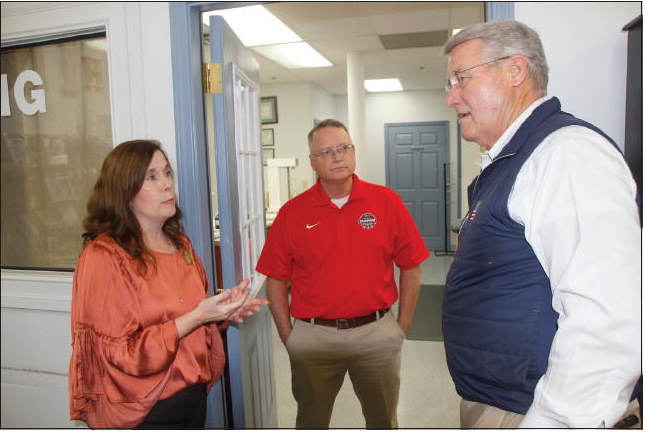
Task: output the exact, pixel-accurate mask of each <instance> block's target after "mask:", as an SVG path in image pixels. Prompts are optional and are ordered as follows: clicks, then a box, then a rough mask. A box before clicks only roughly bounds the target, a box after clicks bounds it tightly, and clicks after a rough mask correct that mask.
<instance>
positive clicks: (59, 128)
mask: <svg viewBox="0 0 645 432" xmlns="http://www.w3.org/2000/svg"><path fill="white" fill-rule="evenodd" d="M0 54H1V56H2V62H1V69H2V147H1V158H2V159H1V160H2V162H1V163H2V191H1V193H2V200H1V206H2V236H1V243H2V267H3V268H19V269H20V268H22V269H54V270H71V269H73V268H74V266H75V264H76V260H77V259H78V255H79V253H80V249H81V245H82V238H81V234H82V230H83V228H82V221H83V218H84V217H85V205H86V203H87V198H88V196H89V193H90V190H91V188H92V186H93V185H94V182H95V181H96V178H97V176H98V173H99V170H100V168H101V163H102V161H103V159H104V157H105V156H106V154H107V153H108V152H109V151H110V150H111V149H112V126H111V115H110V89H109V82H108V81H109V80H108V64H107V43H106V39H105V34H100V35H96V34H95V35H91V36H83V37H82V38H75V39H66V40H58V41H52V42H47V43H42V44H38V45H35V44H34V45H23V46H18V47H11V48H3V49H2V50H1V51H0Z"/></svg>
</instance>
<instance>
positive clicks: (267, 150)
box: [262, 148, 275, 166]
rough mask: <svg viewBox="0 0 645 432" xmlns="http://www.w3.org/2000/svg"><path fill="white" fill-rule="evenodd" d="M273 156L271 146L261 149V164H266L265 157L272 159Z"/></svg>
mask: <svg viewBox="0 0 645 432" xmlns="http://www.w3.org/2000/svg"><path fill="white" fill-rule="evenodd" d="M274 157H275V150H274V149H272V148H265V149H262V165H264V166H266V165H267V159H273V158H274Z"/></svg>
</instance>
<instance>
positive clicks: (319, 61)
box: [202, 5, 332, 69]
mask: <svg viewBox="0 0 645 432" xmlns="http://www.w3.org/2000/svg"><path fill="white" fill-rule="evenodd" d="M211 15H221V16H222V17H223V18H224V20H225V21H226V22H227V23H228V25H229V26H230V27H231V29H233V32H234V33H235V34H236V35H237V37H238V38H240V41H241V42H242V43H243V44H244V46H246V47H250V48H252V49H253V50H255V51H257V52H258V53H259V54H261V55H263V56H265V57H267V58H269V59H271V60H273V61H274V62H276V63H278V64H280V65H282V66H283V67H285V68H288V69H298V68H311V67H325V66H331V65H332V64H331V63H330V62H329V61H328V60H327V59H326V58H324V57H323V56H322V55H320V54H319V53H318V52H317V51H316V50H314V49H313V48H312V47H311V46H310V45H309V44H307V43H306V42H302V39H301V38H300V36H298V35H297V34H296V33H294V32H293V31H292V30H291V29H290V28H289V27H287V26H286V25H284V24H283V23H282V21H280V20H279V19H278V18H276V16H275V15H273V14H272V13H271V12H269V11H268V10H267V9H266V8H265V7H264V6H260V5H256V6H244V7H240V8H232V9H221V10H215V11H211V12H205V13H204V14H203V18H202V19H203V21H204V23H205V24H207V25H208V24H209V17H210V16H211Z"/></svg>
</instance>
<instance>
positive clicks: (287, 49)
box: [252, 42, 332, 69]
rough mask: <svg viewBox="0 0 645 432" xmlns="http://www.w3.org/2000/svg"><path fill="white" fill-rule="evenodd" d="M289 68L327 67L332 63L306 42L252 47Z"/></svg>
mask: <svg viewBox="0 0 645 432" xmlns="http://www.w3.org/2000/svg"><path fill="white" fill-rule="evenodd" d="M252 49H253V50H254V51H257V52H258V53H259V54H262V55H263V56H265V57H266V58H268V59H271V60H273V61H274V62H276V63H279V64H280V65H281V66H282V67H285V68H287V69H299V68H313V67H326V66H331V65H332V64H331V63H330V62H329V60H327V59H326V58H325V57H323V56H321V55H320V53H318V51H316V50H315V49H313V48H312V47H311V45H309V44H308V43H306V42H296V43H287V44H279V45H265V46H256V47H252Z"/></svg>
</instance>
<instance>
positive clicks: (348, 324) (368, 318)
mask: <svg viewBox="0 0 645 432" xmlns="http://www.w3.org/2000/svg"><path fill="white" fill-rule="evenodd" d="M389 310H390V308H387V309H380V310H377V311H376V312H372V313H371V314H369V315H365V316H360V317H356V318H347V319H343V318H338V319H325V318H298V319H299V320H300V321H305V322H308V323H312V324H316V325H321V326H325V327H336V328H337V329H338V330H347V329H351V328H354V327H360V326H362V325H365V324H369V323H371V322H374V321H377V320H379V319H381V318H383V315H385V314H386V313H387V312H388V311H389Z"/></svg>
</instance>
